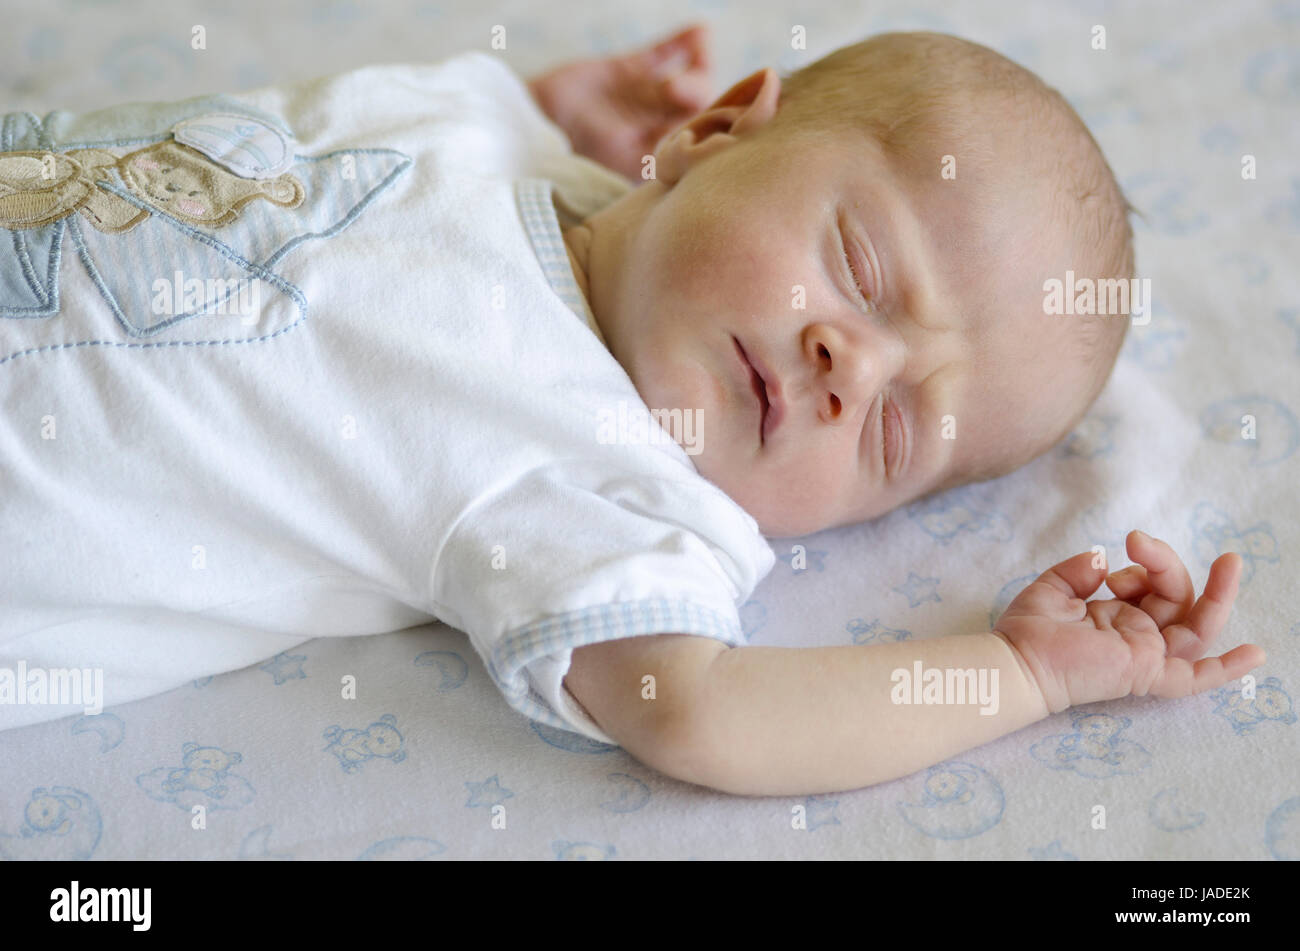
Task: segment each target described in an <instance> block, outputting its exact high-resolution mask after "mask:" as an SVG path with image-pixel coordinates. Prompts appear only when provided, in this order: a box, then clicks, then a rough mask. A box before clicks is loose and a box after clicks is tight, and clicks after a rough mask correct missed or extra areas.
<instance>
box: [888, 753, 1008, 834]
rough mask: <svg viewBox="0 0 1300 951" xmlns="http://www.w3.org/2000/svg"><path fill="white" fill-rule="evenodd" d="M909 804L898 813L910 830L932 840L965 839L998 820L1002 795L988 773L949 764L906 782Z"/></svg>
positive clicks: (957, 763)
mask: <svg viewBox="0 0 1300 951" xmlns="http://www.w3.org/2000/svg"><path fill="white" fill-rule="evenodd" d="M905 788H906V789H907V792H908V795H909V797H910V801H908V802H899V803H897V804H896V805H897V806H898V812H899V814H900V815H901V816H902V817H903V819H904V821H905V822H907V824H908V825H910V826H911V827H912V828H913V829H916V830H917V831H918V832H921V833H924V834H925V835H928V836H930V837H932V838H935V839H969V838H972V837H974V836H977V835H981V834H983V833H985V832H987V831H988V830H989V829H992V828H993V827H994V826H995V825H997V824H998V823H999V822H1001V821H1002V812H1003V810H1004V809H1005V808H1006V796H1005V794H1004V793H1003V792H1002V786H1001V785H1000V784H999V783H998V781H997V780H996V779H994V778H993V777H992V776H991V775H990V774H989V773H988V772H986V771H985V770H983V769H981V768H980V767H978V766H975V765H972V764H971V763H963V762H960V761H956V760H953V761H949V762H947V763H939V764H938V765H936V766H931V767H930V768H929V769H928V770H926V771H925V773H924V774H917V775H915V776H912V777H910V778H909V779H908V780H907V781H906V787H905Z"/></svg>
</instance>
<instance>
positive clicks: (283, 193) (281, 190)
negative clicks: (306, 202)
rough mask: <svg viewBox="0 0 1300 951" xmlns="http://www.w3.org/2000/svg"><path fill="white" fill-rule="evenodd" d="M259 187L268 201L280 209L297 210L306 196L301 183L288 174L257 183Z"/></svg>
mask: <svg viewBox="0 0 1300 951" xmlns="http://www.w3.org/2000/svg"><path fill="white" fill-rule="evenodd" d="M259 187H260V188H261V191H262V194H263V195H265V196H266V198H267V200H268V201H271V202H273V203H274V204H277V205H279V206H280V207H281V208H297V207H298V206H299V205H301V204H302V200H303V198H304V197H305V195H306V192H305V191H304V190H303V187H302V182H300V181H298V179H296V178H294V177H293V176H292V175H290V174H289V173H288V172H285V173H284V174H283V175H280V176H277V177H276V178H272V179H269V180H267V181H264V182H261V183H259Z"/></svg>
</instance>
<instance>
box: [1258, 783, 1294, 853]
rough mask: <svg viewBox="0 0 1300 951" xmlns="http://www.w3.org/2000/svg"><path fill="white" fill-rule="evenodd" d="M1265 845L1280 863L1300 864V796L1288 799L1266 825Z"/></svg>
mask: <svg viewBox="0 0 1300 951" xmlns="http://www.w3.org/2000/svg"><path fill="white" fill-rule="evenodd" d="M1264 845H1265V846H1266V847H1267V848H1268V854H1269V855H1271V856H1273V858H1275V859H1277V860H1278V861H1279V862H1300V796H1296V797H1295V798H1294V799H1288V800H1287V801H1286V802H1284V803H1282V805H1280V806H1278V807H1277V808H1276V809H1274V810H1273V812H1272V813H1271V814H1270V815H1269V817H1268V820H1267V821H1266V822H1265V823H1264Z"/></svg>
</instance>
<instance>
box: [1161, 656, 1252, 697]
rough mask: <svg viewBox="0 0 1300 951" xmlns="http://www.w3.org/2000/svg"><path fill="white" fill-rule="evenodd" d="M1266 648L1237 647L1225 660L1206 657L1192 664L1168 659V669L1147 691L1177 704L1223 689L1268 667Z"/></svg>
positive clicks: (1180, 659)
mask: <svg viewBox="0 0 1300 951" xmlns="http://www.w3.org/2000/svg"><path fill="white" fill-rule="evenodd" d="M1264 660H1265V656H1264V650H1263V648H1260V647H1258V646H1256V645H1254V644H1242V645H1241V646H1240V647H1234V648H1233V649H1232V650H1230V651H1228V652H1227V653H1226V654H1224V655H1222V656H1221V657H1204V658H1202V659H1201V660H1198V661H1190V660H1187V659H1185V658H1182V657H1166V658H1165V666H1164V669H1163V670H1162V671H1161V672H1160V675H1159V676H1158V677H1156V679H1155V681H1154V682H1153V683H1152V684H1151V688H1150V689H1149V690H1148V691H1147V692H1148V693H1149V694H1151V696H1153V697H1162V698H1164V699H1166V700H1173V699H1177V698H1179V697H1188V696H1191V695H1192V694H1195V693H1204V692H1205V691H1206V690H1213V689H1215V688H1216V687H1222V686H1223V685H1224V684H1226V683H1227V682H1228V681H1230V680H1236V679H1237V678H1238V677H1240V676H1241V675H1242V674H1245V673H1248V672H1249V671H1252V670H1254V669H1255V668H1256V667H1258V666H1259V665H1260V664H1262V663H1264Z"/></svg>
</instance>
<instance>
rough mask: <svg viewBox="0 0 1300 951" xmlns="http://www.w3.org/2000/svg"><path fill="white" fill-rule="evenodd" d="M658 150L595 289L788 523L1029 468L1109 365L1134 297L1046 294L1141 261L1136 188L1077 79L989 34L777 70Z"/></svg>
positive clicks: (856, 512) (607, 233)
mask: <svg viewBox="0 0 1300 951" xmlns="http://www.w3.org/2000/svg"><path fill="white" fill-rule="evenodd" d="M655 174H656V177H655V179H654V180H651V181H648V182H646V183H645V184H643V185H642V186H640V187H639V188H636V189H634V190H633V191H632V192H630V193H629V194H628V195H627V196H625V197H624V198H622V199H621V200H620V201H618V202H616V203H614V204H613V205H611V206H609V207H607V208H606V209H603V210H602V211H601V212H599V213H598V214H596V215H595V216H593V217H592V218H590V219H588V220H587V221H586V222H585V223H584V225H583V228H584V229H588V230H589V234H588V235H586V236H585V237H586V238H588V239H589V247H588V249H587V250H586V257H587V261H586V272H587V279H588V283H589V297H590V299H591V303H592V309H593V312H594V313H595V315H596V318H597V321H598V323H599V324H600V326H601V329H602V331H603V332H604V333H605V337H606V340H607V342H608V343H609V345H610V349H611V351H612V352H613V354H614V356H615V357H616V358H617V359H618V360H619V362H620V363H621V364H622V365H623V367H624V368H625V369H626V370H627V372H628V374H629V375H630V376H631V378H632V380H633V382H634V383H635V384H636V386H637V389H638V391H639V392H640V394H641V396H642V398H643V399H644V400H645V402H646V404H647V405H648V406H650V407H651V408H652V409H673V408H680V409H682V410H684V411H687V410H689V411H691V412H693V413H698V414H700V415H699V417H698V420H697V429H698V431H699V437H698V438H699V451H698V454H696V455H694V456H692V459H693V461H694V463H695V465H696V466H697V468H698V469H699V471H700V473H701V474H702V475H703V476H705V477H706V478H708V479H710V480H711V481H713V482H714V483H715V484H717V485H718V486H720V487H721V488H722V489H723V490H725V491H726V492H727V493H728V494H729V495H730V496H731V497H732V498H734V499H735V500H736V501H737V502H738V503H739V504H741V505H742V506H743V507H744V508H745V509H746V510H747V511H749V512H750V513H751V514H752V515H753V516H754V517H755V518H756V519H757V520H758V522H759V524H760V526H761V527H762V529H763V531H764V532H765V533H767V534H769V535H797V534H805V533H808V532H812V531H816V530H818V529H822V528H827V527H830V526H834V525H842V524H847V523H851V522H856V521H862V520H865V519H870V518H874V517H876V516H878V515H882V514H884V513H885V512H888V511H890V510H891V509H894V508H896V507H898V506H900V505H903V504H905V503H907V502H910V501H912V500H914V499H917V498H920V497H921V496H923V495H927V494H929V493H932V492H935V491H939V490H942V489H946V488H951V487H954V486H957V485H961V484H963V483H966V482H971V481H977V480H982V479H988V478H992V477H994V476H997V475H1001V474H1003V473H1005V472H1009V471H1011V470H1013V469H1015V468H1018V467H1019V466H1021V465H1023V464H1025V463H1026V462H1028V461H1029V460H1031V459H1033V458H1034V457H1036V456H1038V455H1039V454H1041V453H1043V452H1044V451H1046V450H1047V449H1049V448H1050V447H1052V446H1053V445H1055V444H1056V443H1057V442H1058V441H1059V440H1060V439H1061V438H1062V437H1063V436H1064V435H1066V434H1067V433H1068V432H1069V431H1070V430H1071V429H1072V428H1073V427H1074V426H1075V424H1076V423H1077V422H1078V421H1079V420H1080V418H1081V417H1082V416H1083V414H1084V412H1085V411H1086V410H1087V408H1088V407H1089V405H1091V403H1092V402H1093V400H1094V399H1095V398H1096V396H1097V394H1098V393H1099V392H1100V390H1101V388H1102V386H1103V385H1104V384H1105V382H1106V379H1107V377H1108V376H1109V374H1110V370H1111V367H1112V365H1113V364H1114V361H1115V357H1116V354H1117V353H1118V351H1119V347H1120V344H1121V343H1122V341H1123V337H1124V333H1125V330H1126V328H1127V325H1128V318H1127V317H1125V316H1088V317H1084V316H1073V315H1072V316H1058V315H1055V314H1050V313H1048V312H1047V308H1046V307H1045V303H1044V301H1045V296H1046V295H1045V291H1044V283H1045V282H1046V281H1048V280H1050V279H1053V278H1055V279H1056V280H1058V281H1064V280H1065V278H1066V271H1067V270H1070V271H1073V272H1074V273H1075V274H1076V275H1077V276H1079V277H1087V278H1092V279H1108V278H1123V279H1128V278H1130V277H1132V276H1133V268H1134V264H1133V248H1132V231H1131V228H1130V227H1129V223H1128V215H1127V213H1128V205H1127V202H1126V201H1125V199H1124V197H1123V195H1122V193H1121V191H1120V189H1119V186H1118V185H1117V184H1116V182H1115V179H1114V176H1113V174H1112V173H1111V170H1110V168H1109V167H1108V165H1107V164H1106V161H1105V159H1104V158H1103V156H1102V154H1101V152H1100V150H1099V149H1098V147H1097V145H1096V143H1095V142H1094V141H1093V139H1092V137H1091V135H1090V134H1089V133H1088V131H1087V129H1086V128H1085V126H1084V125H1083V123H1082V122H1081V121H1080V119H1079V118H1078V117H1077V115H1075V113H1074V112H1073V110H1071V109H1070V107H1069V106H1068V105H1067V104H1066V102H1065V100H1064V99H1063V98H1062V97H1061V96H1060V95H1059V94H1058V93H1056V92H1055V91H1054V90H1052V89H1050V88H1048V87H1047V86H1045V85H1044V84H1043V83H1042V82H1041V81H1040V80H1039V79H1037V78H1036V77H1035V76H1034V75H1033V74H1032V73H1029V72H1028V71H1026V70H1024V69H1022V68H1021V67H1019V66H1016V65H1015V64H1013V63H1011V62H1010V61H1008V60H1006V59H1005V58H1003V57H1002V56H1000V55H998V54H996V53H994V52H992V51H991V50H988V49H986V48H984V47H982V46H978V45H975V44H973V43H969V42H966V41H963V40H959V39H956V38H953V37H949V36H942V35H937V34H927V33H910V34H887V35H882V36H877V37H873V38H872V39H869V40H867V41H865V42H862V43H859V44H856V45H854V46H850V47H846V48H844V49H842V50H839V51H837V52H835V53H832V54H831V55H829V56H827V57H825V58H824V59H822V60H820V61H818V62H816V63H814V64H812V65H811V66H809V67H807V68H806V69H803V70H801V71H799V72H798V73H796V74H794V75H793V76H791V77H789V78H788V79H787V80H786V81H785V82H784V83H782V82H781V81H780V79H779V77H778V76H777V75H776V73H775V72H773V71H772V70H764V71H762V72H759V73H756V74H755V75H754V76H751V77H749V79H747V80H744V81H742V82H741V83H739V84H737V85H736V86H735V87H733V88H732V89H731V90H730V91H729V92H728V93H726V94H725V95H724V96H723V97H722V98H720V99H719V100H718V101H717V102H716V103H715V104H714V105H713V106H711V107H710V108H709V109H708V110H706V111H705V112H703V113H701V114H699V115H698V116H696V117H695V118H694V119H692V120H691V121H690V122H688V123H687V124H686V125H685V126H683V127H682V128H681V129H679V130H678V131H676V132H674V133H673V134H671V135H669V136H668V137H666V138H665V139H664V140H663V141H662V142H661V143H660V144H659V146H658V148H657V150H656V152H655ZM579 230H582V229H579ZM1067 292H1069V291H1067ZM751 367H752V368H753V371H754V372H753V373H751V369H750V368H751ZM760 378H761V379H760ZM764 421H765V425H763V423H764Z"/></svg>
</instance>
